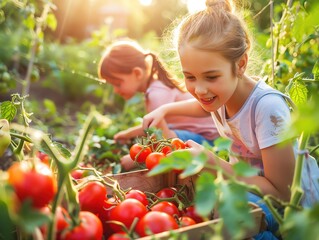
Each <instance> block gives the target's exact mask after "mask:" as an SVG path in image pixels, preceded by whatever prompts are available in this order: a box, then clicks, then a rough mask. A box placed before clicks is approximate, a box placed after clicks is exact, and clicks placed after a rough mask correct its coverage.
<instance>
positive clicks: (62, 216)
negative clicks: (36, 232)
mask: <svg viewBox="0 0 319 240" xmlns="http://www.w3.org/2000/svg"><path fill="white" fill-rule="evenodd" d="M41 212H43V213H45V214H48V215H49V214H51V210H50V209H49V207H47V206H46V207H43V208H41ZM55 218H56V239H57V240H60V239H61V233H62V231H63V230H64V229H66V228H67V227H68V226H69V222H70V220H71V219H70V216H69V214H68V212H67V210H66V209H65V208H63V207H61V206H58V207H57V209H56V213H55ZM41 231H42V233H43V235H44V236H46V234H47V226H42V227H41Z"/></svg>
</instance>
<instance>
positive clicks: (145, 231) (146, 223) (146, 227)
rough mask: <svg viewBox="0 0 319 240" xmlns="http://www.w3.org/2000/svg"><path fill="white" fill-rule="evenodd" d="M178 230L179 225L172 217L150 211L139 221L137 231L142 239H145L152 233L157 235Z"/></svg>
mask: <svg viewBox="0 0 319 240" xmlns="http://www.w3.org/2000/svg"><path fill="white" fill-rule="evenodd" d="M177 228H178V224H177V223H176V221H175V219H174V218H173V217H172V216H171V215H168V214H167V213H163V212H157V211H150V212H148V213H146V214H145V215H144V216H143V217H142V218H141V219H140V221H138V223H137V224H136V228H135V231H136V233H137V234H138V235H139V236H140V237H145V236H148V235H150V234H151V233H153V234H156V233H161V232H165V231H169V230H173V229H177Z"/></svg>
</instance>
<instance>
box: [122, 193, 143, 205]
mask: <svg viewBox="0 0 319 240" xmlns="http://www.w3.org/2000/svg"><path fill="white" fill-rule="evenodd" d="M125 197H126V198H134V199H136V200H138V201H140V202H141V203H143V205H144V206H147V205H148V200H147V196H146V194H145V193H143V192H142V191H140V190H137V189H131V190H130V191H128V192H127V193H126V195H125Z"/></svg>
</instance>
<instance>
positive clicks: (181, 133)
mask: <svg viewBox="0 0 319 240" xmlns="http://www.w3.org/2000/svg"><path fill="white" fill-rule="evenodd" d="M173 131H174V132H175V133H176V135H177V137H178V138H179V139H181V140H183V141H187V140H193V141H194V142H197V143H199V144H203V143H204V142H207V143H208V144H209V145H211V146H213V141H210V140H207V139H206V138H204V137H203V136H202V135H200V134H197V133H193V132H190V131H187V130H177V129H174V130H173Z"/></svg>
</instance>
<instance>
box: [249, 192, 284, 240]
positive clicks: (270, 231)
mask: <svg viewBox="0 0 319 240" xmlns="http://www.w3.org/2000/svg"><path fill="white" fill-rule="evenodd" d="M248 201H250V202H253V203H255V204H257V205H258V206H259V207H260V208H261V209H262V210H263V212H264V213H265V220H266V224H267V229H266V230H265V231H263V232H261V233H259V234H257V235H256V236H254V238H253V239H255V240H278V239H280V238H277V237H276V233H277V231H278V229H279V225H278V223H277V222H276V220H275V218H274V216H273V215H272V213H271V212H270V210H269V208H268V207H267V205H266V204H265V202H264V201H263V200H262V198H260V197H259V196H257V195H255V194H253V193H248Z"/></svg>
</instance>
